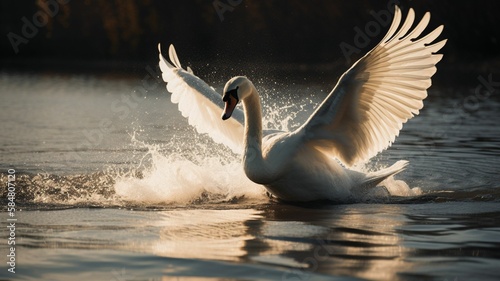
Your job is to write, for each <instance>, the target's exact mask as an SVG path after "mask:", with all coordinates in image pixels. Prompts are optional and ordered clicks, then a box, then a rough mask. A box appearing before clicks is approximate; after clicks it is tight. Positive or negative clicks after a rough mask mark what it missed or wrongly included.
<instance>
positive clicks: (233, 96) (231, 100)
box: [222, 76, 253, 120]
mask: <svg viewBox="0 0 500 281" xmlns="http://www.w3.org/2000/svg"><path fill="white" fill-rule="evenodd" d="M252 87H253V85H252V82H250V80H248V78H246V77H245V76H236V77H234V78H231V80H229V81H227V83H226V86H224V92H223V95H222V101H224V103H225V105H224V112H223V113H222V120H226V119H229V117H231V114H233V111H234V109H235V108H236V105H237V104H238V102H239V101H240V100H244V99H245V98H247V97H248V96H249V95H250V94H251V93H252Z"/></svg>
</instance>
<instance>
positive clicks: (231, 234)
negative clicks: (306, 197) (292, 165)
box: [0, 71, 500, 281]
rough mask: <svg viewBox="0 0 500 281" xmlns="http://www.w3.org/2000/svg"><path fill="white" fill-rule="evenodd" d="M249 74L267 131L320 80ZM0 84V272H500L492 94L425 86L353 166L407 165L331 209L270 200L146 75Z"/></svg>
mask: <svg viewBox="0 0 500 281" xmlns="http://www.w3.org/2000/svg"><path fill="white" fill-rule="evenodd" d="M144 72H145V75H146V77H147V75H148V72H147V71H144ZM214 76H218V75H216V74H214ZM485 77H486V76H485ZM150 78H151V77H150ZM250 78H252V77H251V76H250ZM284 80H286V79H284ZM281 81H283V79H282V80H281ZM212 82H213V81H212ZM254 83H255V84H256V86H257V88H258V90H259V91H260V92H261V95H262V97H263V100H264V106H267V107H266V109H265V114H266V117H265V120H264V124H265V127H267V128H277V129H283V128H295V127H296V126H298V125H299V124H301V122H302V121H303V120H305V118H306V117H307V116H308V114H310V112H311V111H312V110H313V108H314V106H315V105H316V104H318V103H319V102H320V101H321V100H322V98H323V97H324V96H325V95H326V94H327V92H328V91H329V90H330V87H328V86H325V85H324V84H321V83H315V82H307V83H306V81H302V80H301V83H290V84H288V83H285V82H273V81H269V80H264V79H260V80H259V79H257V80H254ZM331 84H332V85H333V83H331ZM478 85H480V82H479V81H478ZM215 86H216V88H217V90H218V91H219V92H220V91H221V87H222V86H223V81H218V80H217V81H216V82H215ZM0 94H1V100H2V102H1V104H2V109H1V110H0V121H1V123H0V126H1V127H0V130H1V134H0V159H1V161H0V171H1V177H0V182H1V185H2V187H3V189H2V202H3V212H2V214H3V215H2V219H1V228H2V231H1V238H0V239H1V240H2V242H0V256H2V259H1V261H2V266H1V270H0V280H113V281H122V280H443V281H444V280H448V281H452V280H453V281H459V280H499V279H500V272H499V271H498V268H499V267H500V184H499V182H500V173H499V172H500V130H499V127H498V120H500V119H499V117H500V99H499V98H498V91H497V92H495V93H488V92H480V93H476V92H475V88H474V87H471V88H463V89H461V90H459V91H457V90H456V89H453V90H452V89H444V88H439V87H433V88H431V89H430V91H429V97H428V98H427V99H426V101H425V108H424V109H423V110H422V111H421V114H420V115H419V116H417V117H416V118H415V119H412V120H410V121H409V123H407V124H406V125H405V126H404V128H403V130H402V131H401V134H400V137H398V138H397V139H396V143H395V144H394V145H393V146H392V147H391V148H390V149H389V150H387V151H385V152H383V153H381V154H379V155H377V156H376V157H375V158H374V159H372V161H370V162H369V163H367V164H366V165H364V166H360V167H357V169H361V170H373V169H379V168H381V167H386V166H388V165H390V164H392V163H394V162H395V161H397V160H400V159H406V160H408V161H409V162H410V166H409V167H408V168H407V170H406V171H404V172H402V173H400V174H398V175H396V177H395V179H392V178H391V179H389V180H387V181H386V182H384V185H385V187H381V188H378V189H376V190H375V191H374V192H373V193H371V194H366V195H365V196H363V197H362V198H357V199H356V200H355V202H346V203H345V204H336V205H327V204H325V205H319V204H305V205H290V204H284V203H280V202H276V201H274V200H271V199H269V198H268V197H267V196H266V195H265V192H264V190H263V188H262V187H260V186H258V185H256V184H253V183H251V182H250V181H249V180H248V179H246V177H245V175H244V174H243V172H242V171H241V168H240V162H239V161H240V160H239V159H238V158H237V157H236V156H235V155H233V154H232V153H231V152H230V151H229V150H227V149H225V148H223V147H221V146H220V145H216V144H214V143H212V141H211V140H210V139H209V138H207V137H205V136H199V135H197V133H196V132H195V131H194V129H192V128H191V127H189V125H188V123H187V121H186V120H184V118H183V117H182V116H181V114H180V113H179V112H178V110H177V108H176V105H173V104H172V103H171V102H170V100H169V94H168V93H167V92H166V90H165V88H164V85H163V84H161V83H156V82H155V79H154V78H151V79H149V80H144V79H143V80H142V81H141V79H136V78H133V77H128V78H127V77H117V76H106V75H101V76H92V75H76V74H58V75H54V74H43V73H38V74H7V73H2V74H0ZM9 169H11V170H10V173H11V174H15V180H14V179H13V178H12V177H11V178H10V180H11V183H13V184H15V188H16V197H15V203H16V208H17V209H16V210H17V211H16V212H15V213H14V214H13V216H11V217H9V215H8V212H7V208H8V202H9V200H8V198H7V195H8V194H7V185H8V181H9V177H8V174H9ZM9 218H10V219H12V218H14V219H16V221H15V231H14V233H15V241H16V244H15V262H16V264H15V272H16V273H15V274H14V273H11V272H9V271H8V269H9V268H10V266H9V265H8V263H7V262H8V261H9V260H8V259H9V257H7V255H9V254H10V251H11V250H10V246H8V245H7V242H8V237H9V235H10V236H12V231H10V230H9V228H8V227H7V226H9V225H10V223H12V222H13V221H12V220H11V221H9V220H8V219H9Z"/></svg>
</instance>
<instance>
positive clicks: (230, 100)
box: [222, 87, 240, 120]
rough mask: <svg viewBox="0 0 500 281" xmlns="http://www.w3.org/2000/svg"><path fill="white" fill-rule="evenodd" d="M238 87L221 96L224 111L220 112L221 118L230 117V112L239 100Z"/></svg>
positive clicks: (231, 112)
mask: <svg viewBox="0 0 500 281" xmlns="http://www.w3.org/2000/svg"><path fill="white" fill-rule="evenodd" d="M238 88H239V87H236V89H233V90H230V91H227V92H226V93H225V94H224V96H222V101H223V102H225V105H224V112H223V113H222V120H226V119H229V117H231V114H233V111H234V109H235V108H236V105H237V104H238V102H239V101H240V99H239V98H238Z"/></svg>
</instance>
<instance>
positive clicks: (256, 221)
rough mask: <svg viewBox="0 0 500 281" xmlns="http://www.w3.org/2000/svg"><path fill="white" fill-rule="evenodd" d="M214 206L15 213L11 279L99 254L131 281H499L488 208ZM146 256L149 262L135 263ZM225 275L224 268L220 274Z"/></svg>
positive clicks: (498, 238) (494, 212) (493, 206)
mask: <svg viewBox="0 0 500 281" xmlns="http://www.w3.org/2000/svg"><path fill="white" fill-rule="evenodd" d="M213 207H216V206H213ZM213 207H211V208H209V209H183V208H181V209H171V210H158V211H130V210H118V209H108V210H107V209H69V210H60V211H44V212H35V211H27V212H21V213H20V216H19V221H22V224H20V225H19V229H20V230H19V231H20V232H22V233H23V236H22V237H23V238H22V242H21V243H20V251H19V256H20V258H21V257H22V260H23V264H22V267H23V269H24V270H23V271H22V272H21V274H20V275H21V276H26V277H33V276H36V274H38V273H37V271H36V270H38V269H40V268H42V269H43V271H44V272H48V271H57V270H61V269H63V268H64V270H67V271H68V272H72V274H76V275H75V276H80V275H81V274H83V272H86V270H87V269H86V268H84V267H82V266H81V265H79V264H80V262H81V260H80V259H83V260H85V259H86V258H85V257H87V256H88V255H91V256H100V255H102V256H103V257H105V259H112V260H111V261H108V262H109V263H110V264H108V266H111V265H112V266H114V268H121V267H123V268H125V269H130V267H131V266H132V267H133V266H134V265H133V264H136V263H138V264H141V267H140V268H139V269H138V268H135V267H134V268H135V269H134V275H135V276H136V278H134V279H131V280H142V279H140V278H153V277H158V276H163V277H167V276H191V277H202V276H207V275H209V276H214V277H228V278H229V279H231V278H238V277H245V276H247V277H248V278H249V279H252V278H256V277H257V276H259V277H260V278H261V279H262V280H277V279H276V277H277V276H279V279H280V280H311V278H312V280H315V278H318V280H322V279H324V277H325V276H337V277H342V276H355V277H359V278H362V279H368V280H396V279H401V280H412V279H413V278H416V279H418V280H423V279H429V278H430V279H435V278H443V280H444V279H445V278H448V279H449V280H454V279H453V278H461V279H459V280H462V278H463V280H469V278H472V277H474V278H478V279H477V280H488V279H493V278H498V277H500V275H498V273H497V272H496V271H492V270H491V269H492V267H491V266H492V265H493V264H498V263H499V259H500V254H499V253H500V228H499V227H498V224H497V222H498V220H499V219H500V205H498V204H497V203H475V202H473V203H465V202H457V203H454V202H450V203H425V204H416V205H415V204H402V205H401V204H399V205H395V204H394V205H383V204H355V205H339V206H323V207H321V206H316V207H314V208H312V206H291V205H283V204H266V205H257V206H253V207H250V208H249V207H244V206H237V205H236V206H233V207H237V208H236V209H228V208H227V206H225V207H224V208H222V209H220V207H222V206H219V207H218V208H213ZM2 224H4V223H3V222H2ZM47 250H49V252H51V253H50V254H47V255H48V256H49V257H51V259H57V258H61V251H62V252H63V253H66V254H67V255H68V257H69V258H68V260H66V261H65V264H57V263H53V262H51V259H49V260H47V261H46V262H45V263H39V259H40V258H41V257H42V256H43V255H45V253H46V251H47ZM117 251H118V252H117ZM119 252H122V253H124V254H120V253H119ZM129 253H137V255H136V256H134V255H132V256H130V254H129ZM66 254H63V255H66ZM109 255H111V256H109ZM148 256H149V257H151V259H153V261H149V263H146V264H144V263H143V262H142V259H147V258H146V257H148ZM141 257H142V258H141ZM153 257H156V258H153ZM161 257H163V258H161ZM224 261H226V262H229V263H225V262H224ZM200 263H201V264H200ZM203 263H206V264H203ZM254 265H255V266H257V267H258V270H256V269H255V268H253V266H254ZM68 266H70V267H71V266H73V267H72V268H71V269H70V268H67V267H68ZM96 266H97V267H98V268H99V267H100V266H101V265H96ZM248 266H250V268H249V267H248ZM158 267H160V269H158ZM226 267H229V268H230V270H229V271H227V272H225V273H223V272H220V270H222V269H223V268H226ZM208 268H209V271H207V270H208ZM49 269H51V270H49ZM226 269H227V268H226ZM100 272H101V273H102V270H101V271H100ZM228 272H230V273H229V275H228ZM109 279H111V280H112V276H111V275H110V277H109ZM325 280H328V279H325Z"/></svg>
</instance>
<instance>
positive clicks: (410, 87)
mask: <svg viewBox="0 0 500 281" xmlns="http://www.w3.org/2000/svg"><path fill="white" fill-rule="evenodd" d="M401 20H402V15H401V10H400V9H399V8H398V7H397V6H396V7H395V14H394V19H393V22H392V24H391V26H390V28H389V31H388V32H387V34H386V35H385V37H384V39H382V41H381V42H380V43H379V44H378V45H377V46H376V47H375V48H374V49H372V50H371V51H370V52H368V53H367V54H366V55H365V56H364V57H362V58H361V59H360V60H358V61H357V62H356V63H355V64H354V65H353V66H352V67H351V68H350V69H349V70H348V71H347V72H345V73H344V74H343V75H342V77H341V78H340V80H339V82H338V83H337V85H336V86H335V88H334V89H333V90H332V92H331V93H330V94H329V95H328V96H327V98H326V99H325V100H324V101H323V103H322V104H321V105H320V106H319V107H318V108H317V109H316V111H315V112H314V114H313V115H312V116H311V117H310V118H309V120H308V121H306V123H305V124H304V125H303V126H302V127H301V128H299V129H298V133H302V134H303V135H304V136H305V137H304V144H305V145H308V146H311V147H314V148H316V149H319V150H320V151H323V152H325V153H327V154H330V155H332V156H335V157H337V158H338V159H340V160H341V161H342V162H343V163H344V164H346V165H347V166H351V165H353V164H356V163H358V162H364V161H366V160H368V159H370V158H371V157H373V156H374V155H376V154H377V153H379V152H380V151H382V150H384V149H386V148H387V147H389V146H390V145H391V144H392V143H393V142H394V140H395V138H396V136H398V135H399V131H400V130H401V128H402V126H403V124H404V123H406V121H408V119H410V118H412V117H413V116H414V115H418V114H419V110H420V109H422V107H423V99H425V98H426V97H427V89H428V88H429V87H430V86H431V84H432V83H431V77H432V75H434V73H435V72H436V67H435V65H436V64H437V63H438V62H439V61H440V60H441V58H442V55H440V54H435V52H437V51H439V50H440V49H441V48H442V47H443V46H444V44H445V43H446V40H443V41H440V42H437V43H434V44H431V43H432V42H433V41H434V40H435V39H436V38H437V37H438V36H439V35H440V34H441V32H442V30H443V26H440V27H438V28H436V29H435V30H434V31H432V32H430V33H428V34H427V35H425V36H423V37H421V38H418V37H419V36H420V35H421V34H422V32H423V31H424V29H425V28H426V27H427V24H428V23H429V20H430V14H429V13H426V14H425V15H424V17H423V18H422V20H421V21H420V22H419V23H418V24H417V25H416V26H415V28H413V29H412V30H411V27H412V26H413V23H414V20H415V13H414V12H413V9H410V11H409V12H408V16H407V17H406V19H405V21H404V23H403V24H402V25H401ZM400 25H401V27H399V26H400Z"/></svg>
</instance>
